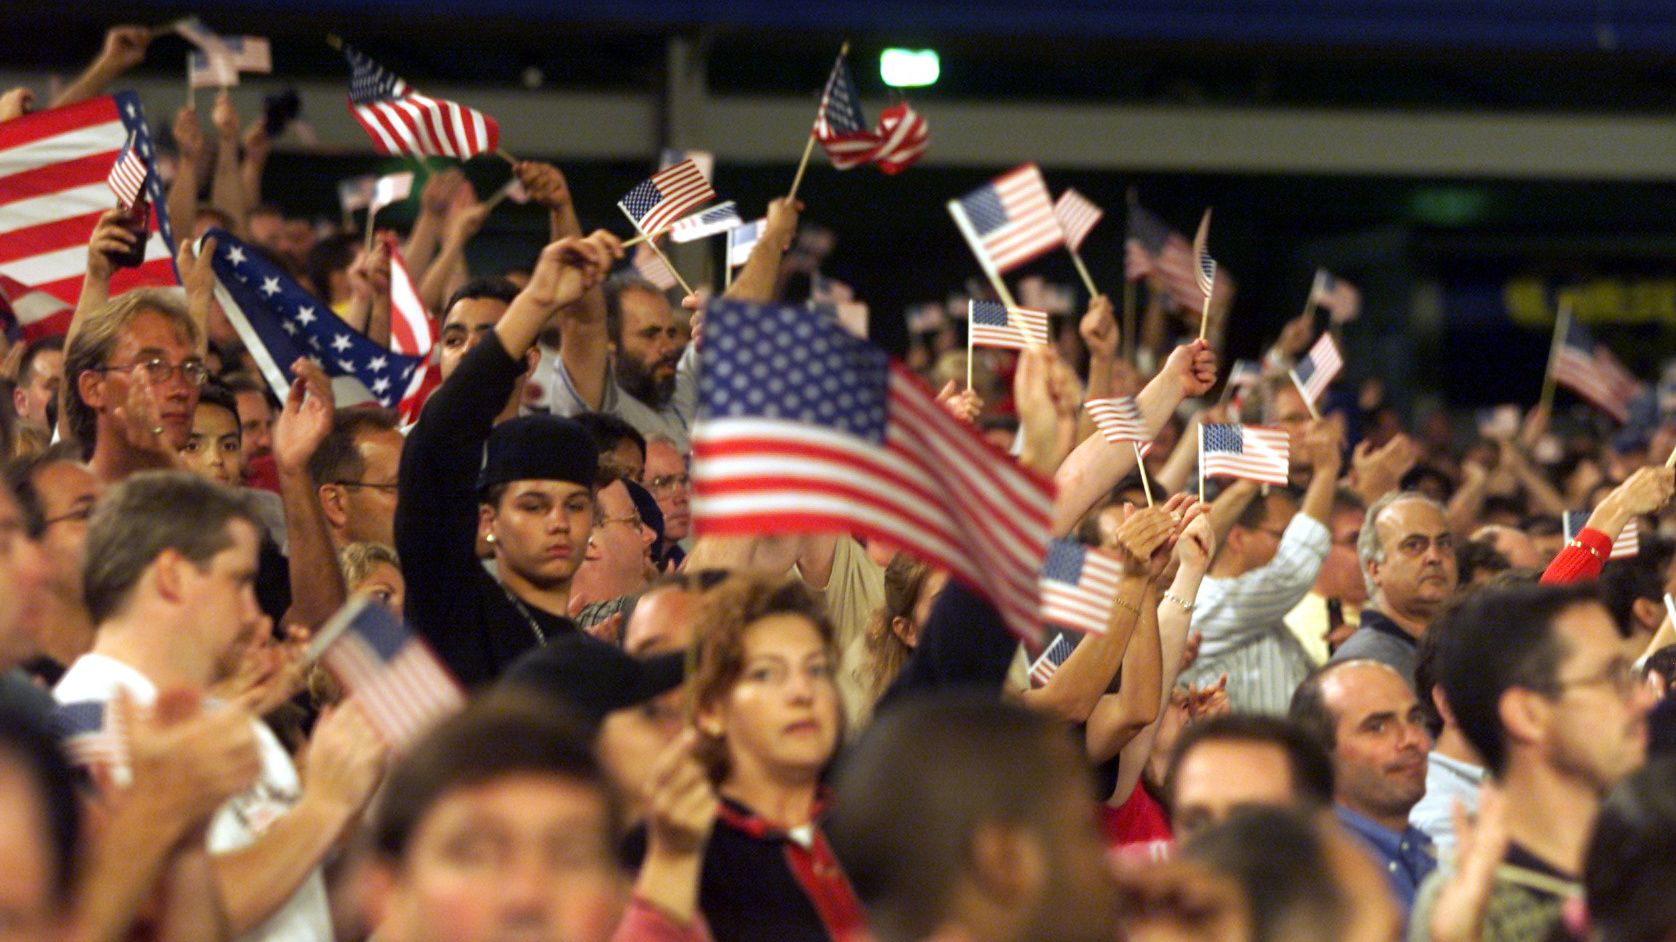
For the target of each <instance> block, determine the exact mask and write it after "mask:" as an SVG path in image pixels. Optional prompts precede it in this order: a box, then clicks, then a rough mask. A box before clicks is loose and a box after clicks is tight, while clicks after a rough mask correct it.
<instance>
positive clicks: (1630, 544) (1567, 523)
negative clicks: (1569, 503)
mask: <svg viewBox="0 0 1676 942" xmlns="http://www.w3.org/2000/svg"><path fill="white" fill-rule="evenodd" d="M1561 522H1562V523H1563V524H1564V530H1565V541H1566V542H1567V543H1570V542H1571V541H1572V540H1575V539H1577V534H1579V533H1582V532H1583V528H1584V527H1585V526H1588V523H1589V512H1588V511H1587V510H1568V511H1566V512H1565V516H1564V517H1563V518H1562V520H1561ZM1639 555H1641V526H1640V524H1639V523H1637V522H1636V519H1635V518H1634V517H1631V518H1629V522H1628V523H1626V524H1624V528H1623V529H1622V530H1620V531H1618V538H1617V539H1615V540H1613V541H1612V553H1611V555H1609V556H1608V557H1607V558H1608V559H1629V558H1631V557H1634V556H1639Z"/></svg>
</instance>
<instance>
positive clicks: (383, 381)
mask: <svg viewBox="0 0 1676 942" xmlns="http://www.w3.org/2000/svg"><path fill="white" fill-rule="evenodd" d="M208 235H210V236H214V237H215V240H216V248H215V254H214V256H213V257H212V258H211V262H210V267H211V268H212V269H213V270H214V272H215V297H216V300H218V301H220V302H221V309H222V310H223V311H225V312H226V314H227V320H228V321H230V322H231V323H232V325H233V329H234V330H236V331H237V332H238V335H239V339H240V340H242V341H244V345H245V349H246V350H247V351H248V352H249V353H250V355H251V357H252V358H254V359H255V360H256V365H257V367H258V369H259V370H260V372H261V373H262V376H263V378H264V379H266V380H267V381H268V385H269V386H270V387H271V388H272V389H273V391H274V395H276V396H278V397H280V399H281V401H283V400H284V397H285V395H286V394H287V393H288V392H289V391H290V388H291V380H292V376H291V364H292V363H293V362H295V361H296V359H297V358H298V357H300V356H306V357H308V358H309V359H311V360H313V361H314V362H316V363H318V364H320V368H321V369H322V370H324V371H325V372H326V375H327V376H330V377H332V389H333V391H334V392H335V393H336V395H337V404H338V405H340V406H349V405H355V404H357V403H359V402H365V401H368V400H372V401H376V402H377V403H378V404H379V405H381V406H384V407H385V408H394V407H396V406H397V405H398V404H399V403H400V402H401V400H402V398H403V397H404V396H405V395H406V393H407V391H408V389H409V386H410V384H411V383H412V382H413V376H414V373H416V372H417V371H418V370H419V368H420V367H421V366H423V365H424V361H423V360H421V359H420V358H419V357H416V356H403V355H401V354H399V353H396V352H394V351H392V350H387V349H385V348H384V347H381V346H379V345H378V344H376V343H374V342H372V341H371V340H368V339H367V338H366V336H365V335H363V334H362V333H361V332H360V331H357V330H355V329H354V328H353V327H350V326H349V325H348V324H345V323H344V322H343V321H342V320H340V319H338V316H337V315H336V314H333V313H332V309H331V307H330V306H328V305H327V304H326V303H325V302H324V301H321V300H320V299H318V298H316V297H314V296H313V295H311V294H309V293H308V292H307V291H305V290H303V288H302V286H301V285H299V284H297V283H296V282H295V281H293V280H291V276H290V275H287V274H286V273H285V271H284V270H283V269H281V268H280V267H279V266H277V265H275V264H274V263H272V262H270V261H268V259H267V257H266V256H265V255H263V254H262V253H261V252H260V251H258V250H256V249H253V248H251V247H250V246H248V245H246V244H245V243H243V242H240V241H239V240H238V239H237V238H235V237H234V236H233V235H232V234H231V233H228V232H226V231H224V230H221V229H212V230H210V232H209V233H208ZM392 313H394V312H392ZM394 321H395V318H394V317H393V318H392V324H391V329H392V332H394V331H395V323H394Z"/></svg>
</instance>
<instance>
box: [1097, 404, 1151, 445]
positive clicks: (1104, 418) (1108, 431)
mask: <svg viewBox="0 0 1676 942" xmlns="http://www.w3.org/2000/svg"><path fill="white" fill-rule="evenodd" d="M1083 407H1084V408H1086V409H1087V410H1088V418H1089V419H1090V420H1091V421H1093V423H1094V427H1095V428H1097V429H1099V430H1100V434H1101V435H1104V436H1105V437H1106V441H1108V442H1111V443H1112V444H1113V445H1121V444H1123V443H1124V442H1135V443H1137V444H1141V445H1144V444H1146V443H1148V442H1150V441H1152V434H1151V433H1149V432H1148V431H1147V430H1146V420H1145V419H1144V418H1142V416H1141V407H1140V405H1139V404H1138V403H1136V402H1135V397H1134V396H1112V397H1111V398H1109V399H1090V400H1088V401H1087V402H1085V403H1083Z"/></svg>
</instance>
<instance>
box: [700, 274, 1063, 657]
mask: <svg viewBox="0 0 1676 942" xmlns="http://www.w3.org/2000/svg"><path fill="white" fill-rule="evenodd" d="M699 357H700V366H701V369H700V370H699V377H700V378H699V395H698V398H699V404H700V414H699V419H698V422H697V424H696V426H695V427H694V429H693V469H692V477H693V508H692V509H693V525H694V526H695V527H697V528H698V532H699V533H701V534H705V535H718V536H729V535H747V534H758V533H765V532H775V533H840V532H841V533H860V534H865V535H867V536H870V537H875V538H878V539H881V540H886V541H889V542H890V543H892V544H894V545H896V546H899V547H901V548H903V549H904V550H906V551H908V552H909V553H911V554H913V555H915V556H917V557H919V558H922V559H925V560H927V561H928V562H930V563H932V564H933V565H936V566H938V567H941V568H944V569H947V570H949V572H950V573H951V574H952V575H953V576H954V577H955V578H957V579H959V580H960V581H961V582H962V583H964V584H965V585H968V586H970V587H972V589H973V590H974V591H977V592H980V593H983V594H985V595H986V596H987V597H988V598H989V599H991V600H992V601H993V602H994V603H995V606H996V608H997V610H998V611H999V612H1000V614H1001V617H1002V618H1003V619H1004V620H1005V622H1006V623H1007V625H1008V627H1009V628H1010V629H1011V630H1012V631H1013V632H1014V633H1015V634H1017V635H1018V636H1019V637H1021V638H1024V639H1027V640H1028V641H1030V642H1031V643H1032V644H1040V643H1041V623H1040V617H1041V611H1040V609H1041V596H1040V587H1039V586H1038V584H1037V577H1038V574H1039V572H1040V569H1041V564H1042V559H1043V557H1044V556H1045V555H1046V553H1047V544H1048V524H1049V520H1050V514H1051V510H1052V501H1053V498H1052V493H1053V488H1052V484H1051V483H1050V482H1049V481H1048V480H1047V479H1046V478H1044V477H1042V476H1041V475H1039V474H1037V473H1036V472H1035V471H1033V470H1030V469H1028V468H1025V467H1022V466H1020V465H1019V464H1018V463H1017V462H1015V461H1013V459H1011V458H1010V457H1008V456H1007V455H1005V454H1003V453H1002V452H1001V451H999V450H998V449H996V448H995V447H994V446H993V445H990V444H989V443H988V442H986V441H984V439H983V437H982V435H981V434H980V433H979V432H978V431H977V430H976V429H975V428H972V427H970V426H968V425H966V424H965V423H963V422H961V421H960V420H959V419H957V418H955V417H954V416H953V415H950V414H949V413H948V412H947V411H946V410H945V409H943V408H942V406H940V405H938V403H937V401H936V398H935V397H934V396H933V395H932V393H931V391H930V390H929V389H927V388H926V387H925V385H924V384H923V382H922V381H920V380H919V379H918V378H917V377H915V376H914V375H913V374H912V373H911V372H909V371H908V369H907V368H906V367H903V366H902V365H901V364H899V363H896V362H894V361H893V360H892V359H891V358H890V356H889V355H888V354H886V353H885V352H884V351H883V350H880V349H879V348H877V347H875V346H873V345H871V344H869V343H868V342H866V341H864V340H860V339H858V338H855V337H852V336H850V335H849V334H848V333H846V332H845V331H844V329H843V328H842V327H840V326H838V325H837V324H836V323H833V322H831V321H828V320H826V319H824V318H815V317H810V316H809V313H808V311H806V310H805V309H803V308H800V307H790V306H784V305H757V304H750V303H747V302H743V301H737V300H732V299H718V300H714V301H711V302H710V305H709V309H708V314H707V315H706V317H705V321H704V344H703V346H702V348H701V349H700V350H699Z"/></svg>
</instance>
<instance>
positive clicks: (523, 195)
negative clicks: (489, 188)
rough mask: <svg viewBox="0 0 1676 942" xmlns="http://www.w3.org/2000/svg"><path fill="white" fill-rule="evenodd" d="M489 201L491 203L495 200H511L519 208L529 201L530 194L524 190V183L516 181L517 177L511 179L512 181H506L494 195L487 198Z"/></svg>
mask: <svg viewBox="0 0 1676 942" xmlns="http://www.w3.org/2000/svg"><path fill="white" fill-rule="evenodd" d="M489 200H490V201H491V202H493V201H495V200H511V201H512V202H514V203H517V204H518V205H519V206H522V205H524V204H525V203H528V202H529V201H530V193H529V191H528V190H526V189H524V181H522V180H520V179H518V178H517V177H513V178H512V179H510V180H508V181H506V183H504V184H502V186H501V188H500V189H498V190H496V191H495V195H494V196H491V197H489Z"/></svg>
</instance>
